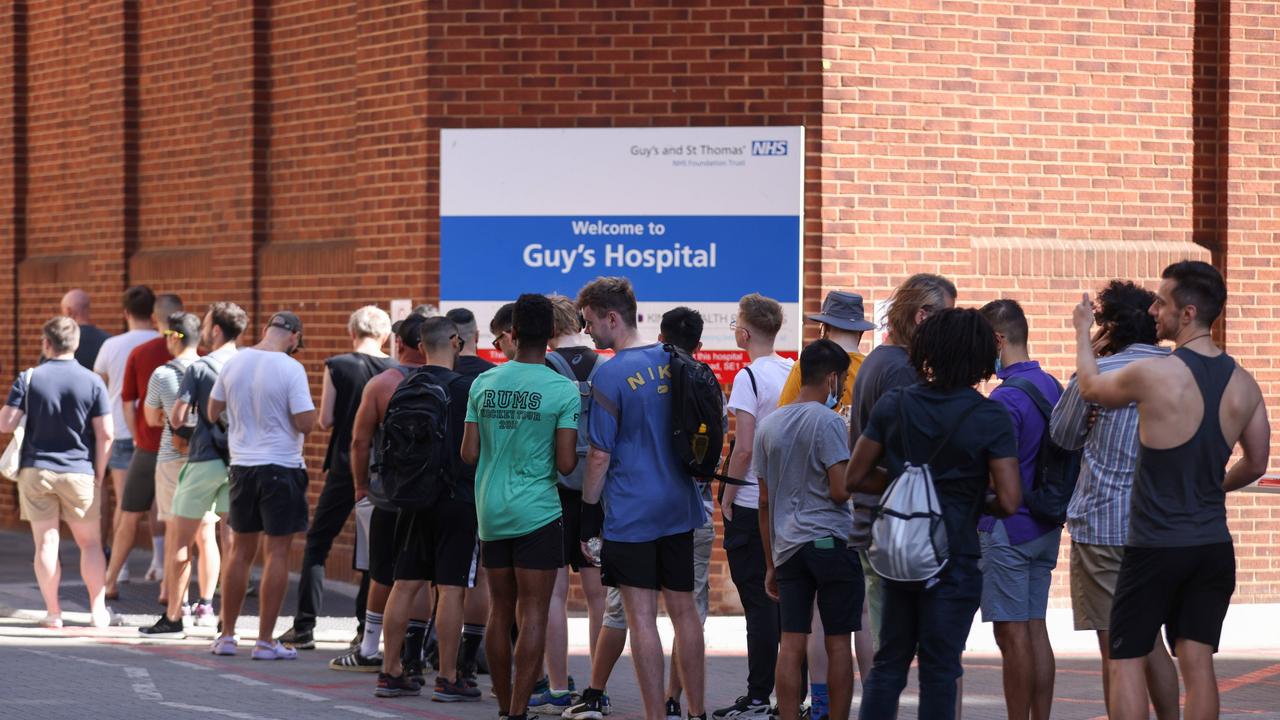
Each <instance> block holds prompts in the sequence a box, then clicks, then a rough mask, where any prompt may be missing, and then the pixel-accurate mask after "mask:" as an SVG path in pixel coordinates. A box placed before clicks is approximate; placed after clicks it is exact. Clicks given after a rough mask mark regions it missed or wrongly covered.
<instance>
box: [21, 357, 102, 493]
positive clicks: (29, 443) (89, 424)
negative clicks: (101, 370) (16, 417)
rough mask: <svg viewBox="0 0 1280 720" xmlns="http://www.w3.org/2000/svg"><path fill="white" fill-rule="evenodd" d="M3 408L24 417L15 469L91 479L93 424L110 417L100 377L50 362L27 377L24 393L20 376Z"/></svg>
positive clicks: (61, 362) (65, 362) (74, 364)
mask: <svg viewBox="0 0 1280 720" xmlns="http://www.w3.org/2000/svg"><path fill="white" fill-rule="evenodd" d="M7 404H8V405H9V406H10V407H16V408H22V410H23V412H24V413H25V414H26V418H27V427H26V435H25V436H24V438H23V441H22V454H21V455H20V456H19V463H18V466H19V467H24V468H40V469H41V470H52V471H54V472H59V473H80V474H83V475H92V474H93V454H94V432H93V419H94V418H97V417H102V416H103V415H110V414H111V402H110V400H109V399H108V398H107V386H106V384H105V383H103V382H102V378H101V377H99V376H98V375H97V374H95V373H94V372H92V371H90V370H85V369H84V368H83V367H82V366H81V365H80V363H78V362H76V361H75V360H70V359H69V360H50V361H48V362H46V363H44V364H43V365H40V366H38V367H37V368H36V369H35V371H34V372H32V373H31V385H30V387H29V388H28V387H27V386H26V384H25V383H23V381H22V377H21V376H19V377H18V379H17V380H15V381H14V383H13V389H12V390H10V391H9V401H8V403H7Z"/></svg>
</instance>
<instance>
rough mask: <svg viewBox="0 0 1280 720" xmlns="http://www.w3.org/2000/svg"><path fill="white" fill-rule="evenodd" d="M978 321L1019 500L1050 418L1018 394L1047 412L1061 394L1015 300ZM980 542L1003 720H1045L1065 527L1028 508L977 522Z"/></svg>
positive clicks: (985, 611)
mask: <svg viewBox="0 0 1280 720" xmlns="http://www.w3.org/2000/svg"><path fill="white" fill-rule="evenodd" d="M982 314H983V315H984V316H985V317H986V318H987V320H988V321H989V322H990V323H991V326H992V327H993V328H995V331H996V345H997V347H998V348H999V349H1000V356H999V359H998V360H997V366H996V375H997V376H998V377H999V378H1000V380H1001V381H1002V382H1001V385H1000V386H999V387H997V388H996V389H995V390H994V391H992V393H991V399H992V400H996V401H998V402H1000V403H1001V404H1003V405H1004V406H1005V407H1006V408H1007V409H1008V410H1009V416H1010V417H1011V418H1012V419H1013V432H1014V436H1015V437H1016V438H1017V440H1018V467H1019V469H1020V470H1021V471H1022V472H1021V474H1022V492H1023V497H1024V498H1025V497H1026V493H1027V492H1028V491H1030V490H1031V486H1032V482H1033V481H1034V480H1035V476H1036V456H1037V455H1038V454H1039V452H1040V443H1041V440H1042V438H1043V437H1044V434H1045V426H1046V424H1047V423H1048V419H1047V418H1045V416H1044V415H1043V414H1041V412H1040V410H1039V409H1038V408H1037V406H1036V401H1035V399H1034V398H1032V396H1031V395H1030V394H1028V390H1029V388H1028V389H1027V390H1024V389H1023V388H1021V387H1016V385H1020V384H1022V383H1020V382H1018V381H1017V380H1014V381H1013V382H1010V380H1011V379H1013V378H1018V379H1021V380H1025V381H1027V382H1030V383H1031V385H1033V386H1034V388H1035V390H1038V391H1039V392H1040V394H1041V395H1043V396H1044V399H1045V401H1047V402H1048V403H1049V405H1050V406H1052V405H1053V404H1055V403H1057V402H1058V398H1059V397H1060V396H1061V395H1062V390H1061V388H1060V386H1059V385H1058V382H1057V381H1056V380H1054V379H1053V377H1052V376H1050V375H1049V374H1048V373H1046V372H1045V371H1044V370H1041V369H1040V363H1038V362H1036V361H1034V360H1031V359H1030V357H1029V356H1028V354H1027V316H1026V314H1024V313H1023V312H1022V307H1021V306H1020V305H1018V303H1017V301H1015V300H995V301H993V302H990V303H987V304H986V305H985V306H983V308H982ZM978 535H979V538H980V539H981V541H982V562H981V567H982V621H983V622H989V623H993V625H994V628H995V636H996V643H997V644H998V645H999V646H1000V654H1001V655H1002V656H1003V657H1004V698H1005V704H1006V706H1007V709H1008V717H1010V718H1012V719H1014V720H1026V718H1028V717H1036V718H1047V717H1049V709H1050V706H1051V704H1052V703H1053V675H1054V669H1055V667H1054V660H1053V648H1052V647H1051V646H1050V645H1049V632H1048V630H1047V629H1046V628H1045V624H1044V617H1045V611H1046V610H1047V608H1048V604H1049V582H1050V579H1051V576H1052V574H1053V568H1054V567H1055V566H1056V565H1057V564H1058V541H1059V540H1060V539H1061V537H1062V527H1061V526H1059V525H1052V524H1046V523H1042V522H1040V521H1038V520H1037V519H1035V518H1033V517H1032V516H1031V513H1030V512H1029V511H1028V510H1027V506H1026V503H1025V501H1024V502H1023V503H1022V504H1021V505H1020V506H1019V507H1018V511H1017V512H1016V513H1014V514H1013V515H1010V516H1009V517H1007V518H1004V519H1002V520H1001V519H996V518H994V517H992V516H990V515H986V516H983V518H982V520H981V521H980V522H979V523H978Z"/></svg>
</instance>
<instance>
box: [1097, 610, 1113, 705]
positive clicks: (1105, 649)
mask: <svg viewBox="0 0 1280 720" xmlns="http://www.w3.org/2000/svg"><path fill="white" fill-rule="evenodd" d="M1098 652H1099V653H1100V654H1101V655H1102V702H1103V704H1104V705H1105V706H1106V708H1107V717H1111V633H1109V632H1107V631H1106V630H1099V631H1098Z"/></svg>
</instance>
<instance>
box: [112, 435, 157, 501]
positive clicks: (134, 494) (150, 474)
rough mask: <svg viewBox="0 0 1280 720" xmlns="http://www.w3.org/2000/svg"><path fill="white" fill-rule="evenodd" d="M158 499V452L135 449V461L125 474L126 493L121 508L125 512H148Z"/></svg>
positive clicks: (122, 497) (122, 496) (121, 497)
mask: <svg viewBox="0 0 1280 720" xmlns="http://www.w3.org/2000/svg"><path fill="white" fill-rule="evenodd" d="M155 500H156V453H153V452H151V451H149V450H143V449H141V448H137V449H134V451H133V461H132V462H130V463H129V470H128V473H127V474H126V475H125V476H124V494H123V495H121V496H120V509H121V510H124V511H125V512H139V513H141V512H147V511H148V510H150V509H151V505H152V503H154V502H155Z"/></svg>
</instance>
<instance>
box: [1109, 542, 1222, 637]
mask: <svg viewBox="0 0 1280 720" xmlns="http://www.w3.org/2000/svg"><path fill="white" fill-rule="evenodd" d="M1235 589H1236V551H1235V547H1234V546H1233V545H1232V544H1231V543H1229V542H1225V543H1217V544H1214V545H1199V546H1194V547H1169V548H1145V547H1126V548H1125V550H1124V560H1123V561H1121V563H1120V577H1119V579H1117V580H1116V599H1115V602H1114V603H1113V604H1112V606H1111V622H1110V626H1111V657H1112V658H1114V659H1116V660H1123V659H1126V658H1140V657H1145V656H1146V655H1147V653H1149V652H1151V649H1152V647H1153V646H1154V644H1155V641H1156V638H1158V637H1159V636H1160V626H1162V625H1163V626H1164V628H1165V637H1166V638H1167V641H1168V643H1169V650H1170V651H1171V652H1172V651H1175V650H1176V645H1177V641H1178V640H1179V639H1186V640H1194V641H1195V642H1198V643H1203V644H1205V645H1208V646H1209V647H1211V648H1213V651H1214V652H1217V651H1218V640H1219V639H1220V638H1221V636H1222V622H1223V620H1225V619H1226V617H1227V608H1228V607H1229V606H1230V605H1231V594H1232V593H1234V592H1235Z"/></svg>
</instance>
